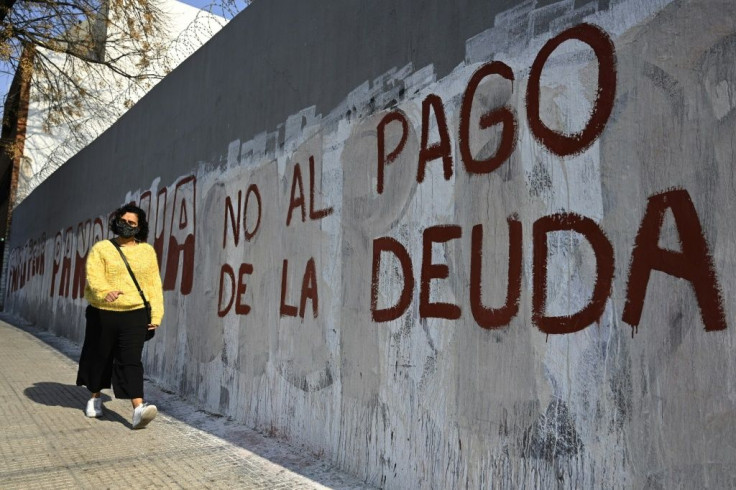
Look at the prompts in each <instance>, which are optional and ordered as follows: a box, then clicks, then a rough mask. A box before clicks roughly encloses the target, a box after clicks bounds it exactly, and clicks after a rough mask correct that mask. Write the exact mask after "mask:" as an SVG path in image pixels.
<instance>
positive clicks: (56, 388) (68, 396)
mask: <svg viewBox="0 0 736 490" xmlns="http://www.w3.org/2000/svg"><path fill="white" fill-rule="evenodd" d="M0 320H2V321H5V322H7V323H9V324H10V325H13V326H15V327H16V328H18V329H20V330H22V331H24V332H26V333H28V334H30V335H32V336H34V337H36V338H37V339H39V340H40V341H42V342H43V343H45V344H46V345H48V346H49V347H51V348H52V349H54V351H56V352H57V353H58V354H61V355H63V356H64V357H66V358H68V359H70V360H71V361H73V362H74V363H77V362H79V354H80V352H81V349H82V347H81V345H78V344H76V343H75V342H73V341H71V340H69V339H66V338H64V337H58V336H56V335H54V334H53V333H50V332H48V331H44V330H41V329H39V328H38V327H36V326H34V325H31V324H29V323H27V322H24V321H22V320H20V321H19V319H18V318H17V317H13V316H11V315H8V314H5V313H2V312H0ZM144 379H145V382H146V390H147V392H151V395H152V398H153V399H154V401H155V403H156V405H157V406H158V408H159V411H160V412H161V413H162V414H164V415H167V416H169V417H172V418H174V419H176V420H179V421H181V422H183V423H185V424H187V425H189V426H190V427H193V428H196V429H199V430H202V431H204V432H207V433H209V434H212V435H214V436H217V437H220V438H221V439H223V440H225V441H227V442H229V443H230V444H233V445H235V446H238V447H241V448H243V449H246V450H247V451H250V452H252V453H254V454H257V455H259V456H261V457H262V458H264V459H266V460H269V461H271V462H272V463H275V464H278V465H280V466H282V467H283V468H285V469H287V470H289V471H292V472H294V473H298V474H301V475H303V476H305V477H307V478H309V479H310V480H312V481H314V482H316V483H319V484H321V485H324V486H326V487H328V488H340V489H351V490H357V489H366V490H368V489H371V490H372V489H375V487H373V486H371V485H368V484H366V483H364V482H360V481H359V480H358V479H357V478H355V477H352V476H350V475H348V474H347V473H344V472H342V471H341V470H339V469H337V468H336V467H334V466H333V464H332V463H331V462H330V461H328V460H325V459H322V455H321V454H319V453H311V452H310V453H309V454H308V457H307V458H305V457H304V456H305V454H304V452H305V450H304V448H299V447H295V446H291V445H290V444H289V442H288V441H284V440H281V439H278V438H277V437H272V436H270V435H266V434H262V433H260V432H258V431H256V430H254V429H251V428H249V427H247V426H245V425H242V424H240V423H238V422H236V421H233V420H231V419H228V418H227V417H223V416H222V415H219V414H213V413H209V412H206V411H204V410H198V409H196V408H195V407H193V406H192V404H191V401H188V400H185V399H184V398H181V397H179V396H178V395H177V394H175V393H172V392H170V391H167V390H164V389H162V388H161V387H159V386H157V385H156V384H155V383H154V382H153V381H152V380H150V379H148V378H147V377H144ZM24 393H25V395H26V396H27V397H28V398H29V399H31V400H33V401H34V402H36V403H40V404H44V405H52V406H61V407H64V408H75V409H78V410H79V411H80V412H83V411H84V407H85V404H86V402H87V397H88V396H89V392H88V391H87V389H86V388H83V387H80V386H76V385H71V384H70V385H66V384H62V383H54V382H38V383H35V384H34V386H32V387H29V388H26V389H25V390H24ZM102 397H103V400H105V401H107V400H110V399H111V398H110V397H109V396H107V395H105V394H104V393H103V394H102ZM100 420H108V421H113V422H117V423H122V424H124V425H125V426H126V427H128V428H130V427H131V424H130V422H129V421H128V420H126V419H125V418H123V417H122V416H120V415H119V414H117V413H115V412H113V411H112V410H105V411H104V415H103V418H102V419H100ZM277 447H281V448H288V449H287V450H281V449H278V448H277Z"/></svg>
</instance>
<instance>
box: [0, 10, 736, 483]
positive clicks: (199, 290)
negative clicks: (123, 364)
mask: <svg viewBox="0 0 736 490" xmlns="http://www.w3.org/2000/svg"><path fill="white" fill-rule="evenodd" d="M735 55H736V9H734V7H733V4H732V2H731V1H730V0H729V1H715V0H697V1H696V0H689V1H688V0H681V1H674V2H670V1H667V0H657V1H655V0H652V1H643V0H631V1H614V0H610V1H607V2H606V1H601V2H595V1H594V2H591V3H586V4H584V5H581V4H580V2H573V1H563V2H558V3H549V2H545V4H542V3H541V2H539V3H537V2H533V1H528V2H522V3H519V2H509V4H507V5H502V4H501V3H500V2H481V1H466V2H429V3H427V2H418V1H410V2H409V1H408V2H391V1H388V0H382V1H358V0H355V1H336V2H328V3H325V2H310V1H303V0H290V1H287V0H271V1H261V2H255V3H254V4H253V5H252V7H250V8H248V9H247V10H246V11H245V12H244V13H243V14H242V15H240V16H239V17H237V18H236V19H234V20H233V21H232V22H231V23H230V24H229V25H228V26H227V27H226V28H225V29H223V31H222V32H221V33H220V34H219V35H217V36H215V38H213V39H212V40H211V41H210V42H209V43H208V44H207V45H206V46H205V47H204V48H203V49H202V50H200V51H199V52H197V53H196V54H195V55H194V56H193V57H192V58H190V59H189V60H188V61H187V62H185V63H184V64H183V65H182V66H181V67H180V68H179V69H177V70H176V71H175V72H174V73H173V74H172V75H171V76H170V77H169V78H167V79H166V80H164V81H163V82H162V83H161V84H159V85H158V86H157V87H156V88H155V89H154V90H153V91H152V92H151V93H150V94H149V95H148V96H146V97H145V98H144V99H143V100H142V101H141V102H140V103H139V104H138V105H137V106H136V107H134V109H133V110H131V111H130V112H129V113H128V114H127V115H126V116H125V117H124V118H123V119H122V120H121V121H120V122H119V123H118V124H116V125H115V126H114V127H113V128H111V129H110V130H109V131H108V132H106V133H105V134H104V135H103V136H102V137H100V138H99V139H98V140H96V142H95V143H93V144H92V145H91V146H90V147H88V148H87V149H86V150H85V151H83V152H82V153H81V154H79V155H78V156H77V157H76V158H75V159H73V160H72V161H70V162H69V163H68V164H67V165H65V166H64V167H62V168H61V169H60V170H59V171H58V172H57V173H56V174H54V175H53V176H52V177H51V178H50V179H48V180H47V181H46V182H45V183H44V184H42V185H41V186H40V187H39V188H38V189H37V190H36V191H35V192H33V193H32V194H31V196H30V197H29V198H27V199H26V200H25V201H24V202H23V203H22V205H21V206H20V207H19V208H18V209H17V210H16V212H15V216H14V222H13V223H14V225H13V226H14V229H13V235H12V242H11V244H10V246H11V247H12V248H13V252H12V254H11V261H12V262H11V264H10V274H9V277H8V279H7V280H8V281H9V282H8V288H9V290H10V293H9V296H8V298H7V301H6V309H7V310H9V311H11V312H13V313H15V314H17V315H21V316H23V317H25V318H27V319H29V320H32V321H35V322H37V323H38V324H40V325H43V326H47V327H48V328H49V329H50V330H52V331H54V332H57V333H60V334H62V335H66V336H68V337H70V338H72V339H75V340H81V338H82V335H83V325H82V312H83V308H84V300H83V299H81V298H80V291H81V287H82V285H83V280H84V277H83V274H82V273H81V272H82V269H81V268H82V265H83V263H84V257H85V255H86V252H87V250H88V248H89V245H90V244H91V243H92V242H94V241H95V240H97V239H100V238H101V237H104V236H106V235H107V233H108V232H107V228H106V225H105V222H106V216H107V214H108V213H109V212H110V211H111V210H112V209H113V208H114V207H115V206H116V205H118V204H120V203H122V202H124V201H128V200H135V201H138V202H140V203H141V205H142V206H143V207H144V208H146V209H148V210H150V216H151V228H152V230H153V232H152V237H151V241H152V243H153V244H154V246H155V247H156V249H157V251H158V252H159V254H160V259H161V266H162V276H163V277H164V285H165V290H166V292H165V298H166V317H165V319H164V325H163V327H162V329H161V330H160V331H159V333H158V334H157V336H156V338H155V339H154V340H153V341H152V342H150V343H149V344H148V346H147V348H146V350H145V354H144V355H145V363H146V371H147V373H148V375H149V376H151V377H152V378H154V379H156V380H157V381H158V382H160V383H161V384H162V385H164V386H165V387H168V388H169V389H172V390H174V391H176V392H179V393H181V394H183V395H185V396H187V397H189V398H191V399H194V400H197V401H198V403H200V404H201V405H202V407H203V408H205V409H207V410H210V411H217V412H220V413H223V414H227V415H230V416H233V417H235V418H237V419H238V420H240V421H242V422H244V423H246V424H248V425H250V426H254V427H257V428H259V429H261V430H264V431H268V432H269V433H271V434H276V435H278V436H279V437H283V438H285V439H288V440H290V441H291V442H292V443H294V444H297V445H304V446H305V447H306V448H307V449H308V450H310V451H313V452H315V453H320V454H324V456H325V457H326V458H328V459H329V460H331V461H334V462H336V463H337V464H339V465H340V466H341V467H343V468H345V469H346V470H348V471H350V472H352V473H354V474H356V475H358V476H360V477H361V478H365V479H366V480H367V481H369V482H370V483H372V484H376V485H381V486H384V487H386V488H465V487H468V488H478V487H509V488H516V487H518V486H521V485H526V486H530V487H531V486H534V487H545V488H546V487H551V486H562V487H592V486H595V487H623V486H626V487H639V488H641V487H647V488H668V487H671V486H677V487H684V488H695V487H702V486H705V485H707V486H709V487H727V486H733V484H734V483H735V481H736V471H734V469H733V468H734V463H736V461H735V459H736V458H735V457H734V454H735V453H734V451H733V444H734V441H736V424H734V414H735V412H734V404H736V387H735V386H734V381H733V380H735V379H736V362H734V359H735V357H734V355H733V352H734V340H735V337H734V334H733V331H734V330H733V329H734V326H733V325H732V323H733V321H732V318H733V314H734V307H735V306H736V305H735V304H734V300H733V299H732V294H730V293H731V292H732V291H733V290H734V288H733V287H734V280H735V279H734V278H735V277H736V270H735V264H734V260H733V257H734V245H733V244H734V243H736V237H735V236H734V235H735V234H736V231H735V230H736V228H735V227H734V226H733V224H732V222H733V218H734V217H735V216H736V210H735V209H734V205H735V203H734V185H735V184H734V182H735V180H734V173H733V165H732V160H733V157H734V143H733V141H734V138H733V135H734V120H735V119H736V68H735V67H734V66H735V65H734V63H733V60H734V56H735ZM493 61H495V62H496V63H491V62H493Z"/></svg>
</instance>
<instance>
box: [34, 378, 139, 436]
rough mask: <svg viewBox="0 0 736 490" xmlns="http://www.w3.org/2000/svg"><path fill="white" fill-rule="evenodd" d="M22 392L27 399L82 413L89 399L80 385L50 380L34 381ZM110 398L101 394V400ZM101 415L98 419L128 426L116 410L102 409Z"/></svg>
mask: <svg viewBox="0 0 736 490" xmlns="http://www.w3.org/2000/svg"><path fill="white" fill-rule="evenodd" d="M23 394H24V395H26V396H27V397H28V399H29V400H31V401H33V402H36V403H40V404H41V405H46V406H50V407H63V408H74V409H76V410H79V411H80V412H81V413H82V415H83V414H84V408H85V406H86V404H87V400H88V399H89V391H87V389H86V388H84V387H82V386H76V385H65V384H63V383H56V382H51V381H40V382H38V383H34V384H33V386H29V387H28V388H26V389H25V390H23ZM110 400H112V398H110V397H109V396H108V395H105V394H104V393H103V394H102V401H103V403H104V402H108V401H110ZM102 413H103V415H102V417H101V418H100V419H99V420H103V421H107V422H116V423H119V424H123V425H126V426H128V428H130V422H129V421H128V420H126V419H125V418H123V417H121V416H120V415H119V414H118V413H117V412H114V411H112V410H103V412H102Z"/></svg>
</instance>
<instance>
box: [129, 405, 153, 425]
mask: <svg viewBox="0 0 736 490" xmlns="http://www.w3.org/2000/svg"><path fill="white" fill-rule="evenodd" d="M157 413H158V409H157V408H156V405H149V404H148V403H141V404H140V405H138V406H137V407H136V408H135V409H133V428H134V429H142V428H144V427H145V426H147V425H148V423H149V422H150V421H151V420H153V419H155V418H156V414H157Z"/></svg>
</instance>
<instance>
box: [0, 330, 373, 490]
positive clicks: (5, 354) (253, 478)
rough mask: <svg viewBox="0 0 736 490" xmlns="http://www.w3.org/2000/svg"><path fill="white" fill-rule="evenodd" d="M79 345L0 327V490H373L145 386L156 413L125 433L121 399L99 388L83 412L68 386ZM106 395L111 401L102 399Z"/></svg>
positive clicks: (77, 390) (82, 395) (126, 412)
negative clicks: (93, 408)
mask: <svg viewBox="0 0 736 490" xmlns="http://www.w3.org/2000/svg"><path fill="white" fill-rule="evenodd" d="M80 350H81V348H80V346H78V345H76V344H74V343H72V342H70V341H68V340H66V339H62V338H59V337H55V336H53V335H51V334H49V333H46V332H42V331H40V330H37V329H35V328H33V327H26V326H23V327H14V326H12V325H10V324H8V323H5V322H4V321H0V413H1V414H2V415H1V416H0V420H1V421H2V422H1V423H2V430H1V431H0V487H2V488H3V489H10V488H34V489H36V488H54V489H56V488H75V489H76V488H244V489H260V488H262V489H292V488H300V489H312V488H344V489H368V488H371V487H369V486H367V485H364V484H362V483H361V482H359V481H357V480H355V479H354V478H352V477H350V476H349V475H346V474H345V473H342V472H340V471H337V470H336V469H335V468H334V467H332V466H330V465H329V464H328V463H327V462H325V461H322V460H320V459H318V458H316V457H314V456H313V455H311V454H309V453H308V452H306V451H303V450H302V451H298V450H297V449H295V448H292V447H290V446H288V445H286V444H284V443H281V442H279V441H276V440H274V439H270V438H267V437H265V436H262V435H260V434H259V433H257V432H255V431H252V430H249V429H248V428H246V427H244V426H242V425H238V424H236V423H234V422H231V421H228V420H227V419H225V418H224V417H218V416H214V415H210V414H206V413H203V412H201V411H197V410H196V409H195V408H193V407H192V406H191V405H188V404H187V403H185V402H183V401H182V400H181V399H179V398H178V397H177V396H176V395H173V394H169V393H165V392H163V391H162V390H160V389H158V388H157V387H156V386H154V385H153V384H151V383H149V382H146V394H147V396H148V398H149V399H150V400H152V401H154V402H155V403H156V405H157V406H158V407H159V415H158V417H157V418H156V420H155V421H154V422H152V423H151V425H149V426H148V427H146V428H145V429H143V430H138V431H134V430H131V428H130V418H131V415H132V410H131V407H130V402H129V401H128V400H115V399H110V396H111V390H105V391H103V397H104V398H103V399H104V400H105V402H104V405H105V415H104V417H103V418H101V419H90V418H87V417H85V416H84V412H83V409H84V405H85V402H86V400H87V398H88V393H87V390H86V389H85V388H84V387H77V386H75V385H74V383H75V380H76V370H77V363H76V359H78V356H79V351H80ZM105 395H109V396H105Z"/></svg>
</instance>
